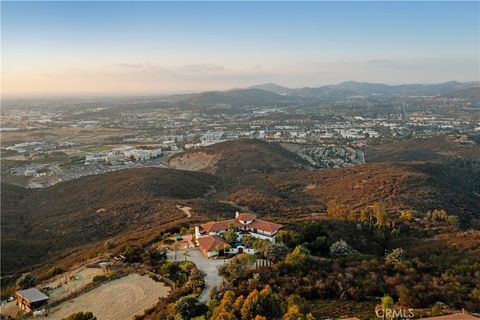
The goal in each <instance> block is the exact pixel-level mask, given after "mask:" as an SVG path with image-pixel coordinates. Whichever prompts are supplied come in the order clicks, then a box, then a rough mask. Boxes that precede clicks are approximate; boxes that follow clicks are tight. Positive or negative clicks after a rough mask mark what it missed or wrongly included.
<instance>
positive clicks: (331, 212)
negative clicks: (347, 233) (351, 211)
mask: <svg viewBox="0 0 480 320" xmlns="http://www.w3.org/2000/svg"><path fill="white" fill-rule="evenodd" d="M327 215H328V216H329V217H332V218H336V219H341V220H347V219H348V208H347V206H346V205H344V204H341V203H338V202H337V201H336V200H330V201H329V202H328V203H327Z"/></svg>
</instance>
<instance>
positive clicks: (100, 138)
mask: <svg viewBox="0 0 480 320" xmlns="http://www.w3.org/2000/svg"><path fill="white" fill-rule="evenodd" d="M132 133H133V131H131V130H124V129H113V128H49V129H39V130H30V131H7V132H2V133H1V138H2V143H3V144H5V145H9V144H12V143H18V142H25V141H55V142H58V141H63V140H69V141H76V142H78V143H92V144H94V143H103V142H104V140H108V139H110V138H116V137H121V136H126V135H129V134H132Z"/></svg>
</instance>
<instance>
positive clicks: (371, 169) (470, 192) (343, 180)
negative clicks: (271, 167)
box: [226, 162, 480, 226]
mask: <svg viewBox="0 0 480 320" xmlns="http://www.w3.org/2000/svg"><path fill="white" fill-rule="evenodd" d="M226 199H228V200H229V201H233V202H235V203H237V204H239V205H242V206H248V207H249V208H250V209H252V210H255V211H258V212H264V213H272V214H279V215H292V214H307V213H313V212H325V209H326V205H327V203H328V201H329V200H332V199H336V200H337V201H338V202H339V203H343V204H346V205H347V206H348V207H349V208H350V209H352V210H355V209H360V208H362V207H365V206H369V205H373V204H375V203H376V202H383V203H384V204H385V206H386V207H387V208H388V209H391V210H399V209H405V208H412V209H415V210H419V211H422V212H426V211H428V210H431V209H433V208H443V209H445V210H447V211H449V212H451V213H455V214H459V215H460V216H462V217H463V218H464V221H466V222H467V223H469V224H470V223H474V224H477V226H478V223H479V222H480V216H479V215H478V212H479V211H480V167H479V166H478V165H477V166H475V165H474V164H471V163H466V162H451V163H450V162H449V163H428V162H423V163H411V164H408V163H403V164H393V163H374V164H365V165H359V166H354V167H350V168H339V169H321V170H315V171H310V172H307V171H296V172H285V173H278V174H273V175H268V176H262V177H261V176H255V177H251V178H249V179H248V180H247V181H244V185H243V186H242V187H239V188H238V189H236V190H234V191H232V192H231V193H230V194H228V195H227V196H226ZM474 219H476V221H473V220H474Z"/></svg>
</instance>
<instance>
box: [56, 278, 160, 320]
mask: <svg viewBox="0 0 480 320" xmlns="http://www.w3.org/2000/svg"><path fill="white" fill-rule="evenodd" d="M168 290H169V288H168V287H166V286H165V285H164V284H163V283H160V282H155V281H153V280H152V279H150V278H149V277H147V276H140V275H138V274H131V275H129V276H127V277H123V278H121V279H117V280H114V281H112V282H109V283H106V284H104V285H102V286H100V287H98V288H96V289H94V290H92V291H90V292H87V293H85V294H83V295H81V296H79V297H77V298H75V299H72V300H69V301H66V302H64V303H62V304H60V305H59V306H57V307H55V308H53V310H51V312H50V314H49V315H48V318H49V319H53V320H60V319H62V318H65V317H67V316H68V315H70V314H72V313H75V312H80V311H90V312H93V314H94V315H95V316H96V317H97V319H98V320H130V319H132V317H133V316H135V315H138V314H142V313H143V311H144V310H145V309H147V308H150V307H152V306H153V305H154V304H155V303H156V302H157V300H158V298H159V297H162V296H166V295H167V294H168Z"/></svg>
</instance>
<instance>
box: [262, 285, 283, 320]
mask: <svg viewBox="0 0 480 320" xmlns="http://www.w3.org/2000/svg"><path fill="white" fill-rule="evenodd" d="M282 309H283V308H282V301H281V299H280V297H279V295H278V294H277V293H275V292H273V291H272V288H270V286H269V285H266V286H265V287H264V288H263V289H262V291H260V301H259V307H258V314H260V315H263V316H268V317H269V318H278V317H280V316H281V315H282V314H283V312H282Z"/></svg>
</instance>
